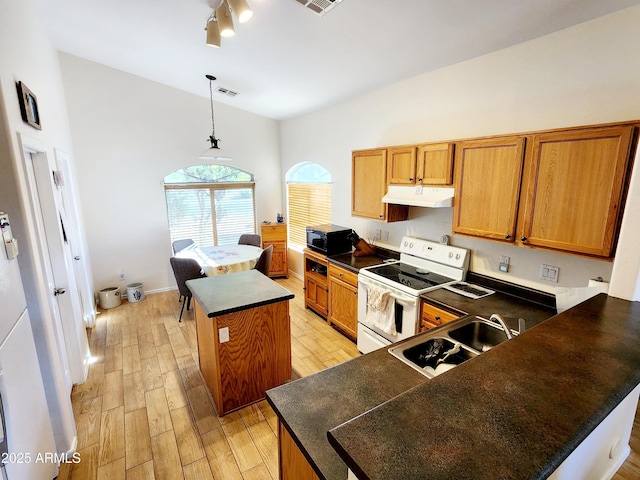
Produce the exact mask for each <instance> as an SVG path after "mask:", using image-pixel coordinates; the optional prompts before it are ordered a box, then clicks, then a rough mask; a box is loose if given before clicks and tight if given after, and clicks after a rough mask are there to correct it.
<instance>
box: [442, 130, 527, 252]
mask: <svg viewBox="0 0 640 480" xmlns="http://www.w3.org/2000/svg"><path fill="white" fill-rule="evenodd" d="M455 148H456V156H455V167H454V169H455V192H456V194H455V198H454V203H453V205H454V208H453V232H454V233H459V234H466V235H474V236H478V237H485V238H491V239H495V240H505V241H508V242H513V241H514V237H515V233H516V219H517V212H518V200H519V197H520V185H521V178H522V169H523V163H524V138H522V137H503V138H493V139H487V140H477V141H468V142H461V143H459V144H456V147H455Z"/></svg>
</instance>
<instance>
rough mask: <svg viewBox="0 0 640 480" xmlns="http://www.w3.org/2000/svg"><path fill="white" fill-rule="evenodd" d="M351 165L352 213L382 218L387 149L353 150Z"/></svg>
mask: <svg viewBox="0 0 640 480" xmlns="http://www.w3.org/2000/svg"><path fill="white" fill-rule="evenodd" d="M352 167H353V173H352V174H353V178H352V181H353V186H352V187H353V189H352V192H351V196H352V199H351V200H352V201H351V205H352V208H351V210H352V213H353V215H357V216H359V217H368V218H374V219H377V220H383V219H384V218H385V208H384V203H382V197H384V194H385V193H387V181H386V180H387V178H386V175H387V151H386V150H365V151H361V152H353V157H352Z"/></svg>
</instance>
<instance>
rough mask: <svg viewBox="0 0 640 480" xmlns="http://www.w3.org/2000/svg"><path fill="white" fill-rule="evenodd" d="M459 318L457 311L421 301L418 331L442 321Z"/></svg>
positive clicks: (446, 321)
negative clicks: (450, 310)
mask: <svg viewBox="0 0 640 480" xmlns="http://www.w3.org/2000/svg"><path fill="white" fill-rule="evenodd" d="M458 318H460V315H459V314H457V313H453V312H449V311H447V310H443V309H441V308H438V307H436V306H433V305H431V304H429V303H426V302H422V313H421V315H420V328H419V331H420V332H424V331H425V330H429V329H430V328H435V327H437V326H439V325H442V324H443V323H449V322H452V321H454V320H457V319H458Z"/></svg>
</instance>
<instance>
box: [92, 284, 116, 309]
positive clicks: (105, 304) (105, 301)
mask: <svg viewBox="0 0 640 480" xmlns="http://www.w3.org/2000/svg"><path fill="white" fill-rule="evenodd" d="M98 301H99V303H100V308H104V309H105V310H107V309H109V308H114V307H117V306H118V305H120V303H121V299H120V289H119V288H118V287H107V288H103V289H102V290H100V291H99V292H98Z"/></svg>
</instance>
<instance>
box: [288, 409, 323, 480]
mask: <svg viewBox="0 0 640 480" xmlns="http://www.w3.org/2000/svg"><path fill="white" fill-rule="evenodd" d="M278 463H279V466H280V480H320V478H319V477H318V475H316V473H315V472H314V471H313V468H312V467H311V465H310V464H309V462H308V461H307V459H306V458H305V456H304V454H303V453H302V452H301V451H300V448H299V447H298V445H296V442H295V440H294V439H293V438H292V437H291V435H290V434H289V432H288V431H287V429H286V428H285V427H284V425H282V422H280V420H278Z"/></svg>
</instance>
